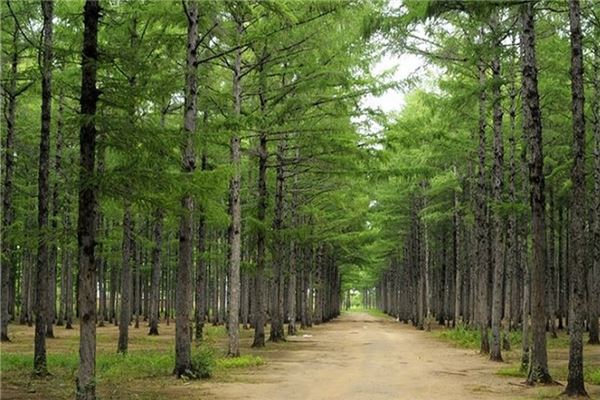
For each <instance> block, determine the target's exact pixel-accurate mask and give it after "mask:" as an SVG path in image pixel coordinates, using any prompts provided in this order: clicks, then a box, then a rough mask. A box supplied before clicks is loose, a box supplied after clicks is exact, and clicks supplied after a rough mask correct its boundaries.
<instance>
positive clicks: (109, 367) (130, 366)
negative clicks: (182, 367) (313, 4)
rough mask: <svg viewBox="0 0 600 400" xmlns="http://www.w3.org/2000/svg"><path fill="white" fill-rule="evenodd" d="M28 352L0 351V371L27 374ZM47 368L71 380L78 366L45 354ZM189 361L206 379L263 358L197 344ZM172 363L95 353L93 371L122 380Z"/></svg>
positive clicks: (138, 354) (149, 356)
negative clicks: (231, 354) (224, 352)
mask: <svg viewBox="0 0 600 400" xmlns="http://www.w3.org/2000/svg"><path fill="white" fill-rule="evenodd" d="M32 360H33V355H32V354H31V353H4V354H2V359H1V362H0V372H1V373H2V374H3V375H4V374H7V373H9V374H16V375H20V376H28V375H30V374H31V371H32V368H33V364H32V363H33V361H32ZM47 362H48V370H49V371H51V372H52V374H53V375H54V376H56V377H62V378H65V379H74V378H75V375H76V374H77V368H78V365H79V356H78V354H77V353H69V354H61V353H50V354H48V355H47ZM192 364H193V367H194V370H196V371H197V373H198V376H199V377H203V378H207V377H209V376H211V375H212V374H213V372H214V371H224V370H228V369H233V368H246V367H254V366H258V365H262V364H263V359H262V358H260V357H257V356H253V355H243V356H240V357H238V358H229V357H226V356H224V355H222V354H219V352H218V351H217V350H215V349H214V348H211V347H208V346H200V347H199V348H197V349H194V350H193V352H192ZM174 365H175V355H174V354H173V353H172V352H171V351H169V352H164V351H163V352H161V351H139V350H136V351H130V352H129V353H128V354H126V355H122V354H116V353H114V354H98V355H97V357H96V371H97V379H98V381H99V382H105V383H111V382H121V381H123V380H135V379H147V378H155V377H161V376H162V377H164V376H170V375H171V373H172V372H173V366H174Z"/></svg>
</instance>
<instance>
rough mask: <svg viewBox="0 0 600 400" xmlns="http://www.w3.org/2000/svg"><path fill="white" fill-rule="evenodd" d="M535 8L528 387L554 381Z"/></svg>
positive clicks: (529, 122)
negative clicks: (550, 362)
mask: <svg viewBox="0 0 600 400" xmlns="http://www.w3.org/2000/svg"><path fill="white" fill-rule="evenodd" d="M533 6H534V4H533V3H526V4H524V5H522V6H521V7H522V14H521V17H522V24H523V27H522V29H523V30H522V33H521V46H522V49H521V51H522V86H523V87H522V95H521V97H522V99H523V100H522V103H523V129H524V131H525V134H526V136H527V140H528V142H529V150H530V153H531V159H530V163H529V182H530V185H531V187H530V189H531V202H530V203H531V225H532V228H531V232H532V263H531V322H532V323H531V326H532V333H533V340H532V342H533V346H532V348H531V357H530V363H529V372H528V374H527V382H528V383H529V384H534V383H536V382H540V383H550V382H552V377H551V376H550V373H549V372H548V354H547V352H546V311H545V304H544V303H545V298H544V297H545V293H546V292H545V279H546V277H545V274H546V228H545V221H544V213H545V211H546V210H545V209H546V201H545V198H544V152H543V146H542V120H541V114H540V104H539V94H538V85H537V60H536V54H535V29H534V15H533ZM524 323H526V321H524Z"/></svg>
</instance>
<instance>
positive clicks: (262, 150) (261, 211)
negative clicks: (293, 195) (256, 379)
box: [234, 51, 268, 347]
mask: <svg viewBox="0 0 600 400" xmlns="http://www.w3.org/2000/svg"><path fill="white" fill-rule="evenodd" d="M237 57H241V51H238V55H237V56H236V58H237ZM261 61H262V60H261ZM263 68H264V66H263V65H262V62H261V64H260V69H261V70H260V74H261V77H263V78H262V79H261V81H260V85H259V100H260V109H261V112H262V113H264V112H265V107H266V94H265V93H264V91H265V88H264V84H265V82H264V74H263V73H262V69H263ZM234 84H236V85H239V84H240V83H239V77H238V75H237V74H236V75H235V76H234ZM258 157H259V158H258V200H257V201H258V212H257V214H258V215H257V217H258V221H259V222H260V223H261V226H260V228H259V229H258V232H257V235H256V253H257V254H256V278H255V279H256V288H255V294H254V295H255V297H254V302H255V310H256V313H255V315H254V342H253V343H252V347H264V345H265V327H264V326H265V319H266V315H265V311H266V310H265V308H266V307H265V304H264V292H265V253H266V237H265V229H264V228H263V226H262V224H264V222H265V214H266V209H267V157H268V153H267V134H266V132H264V130H261V132H260V136H259V144H258Z"/></svg>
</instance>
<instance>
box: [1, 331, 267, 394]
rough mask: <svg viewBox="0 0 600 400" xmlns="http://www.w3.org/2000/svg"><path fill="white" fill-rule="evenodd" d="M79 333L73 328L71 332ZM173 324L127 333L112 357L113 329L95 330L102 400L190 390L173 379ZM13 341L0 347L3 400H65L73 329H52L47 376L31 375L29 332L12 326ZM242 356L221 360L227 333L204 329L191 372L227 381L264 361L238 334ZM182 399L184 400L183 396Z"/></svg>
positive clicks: (71, 378) (247, 336) (73, 365)
mask: <svg viewBox="0 0 600 400" xmlns="http://www.w3.org/2000/svg"><path fill="white" fill-rule="evenodd" d="M76 328H78V327H76ZM174 328H175V327H174V324H171V325H170V326H166V325H164V324H163V325H161V327H160V329H159V331H160V336H148V335H147V328H146V327H143V328H142V327H140V329H135V328H133V327H132V328H130V330H129V351H128V353H127V354H126V355H122V354H117V353H116V347H117V338H118V328H117V327H114V326H106V327H102V328H98V330H97V346H96V347H97V355H96V380H97V384H98V391H99V397H100V398H102V399H122V398H136V399H167V398H172V396H171V395H170V393H168V392H167V389H168V388H171V389H173V388H179V389H177V390H192V388H191V387H190V386H182V385H185V382H184V381H180V380H176V379H175V378H174V377H173V375H172V372H173V366H174V365H175V354H174V333H175V329H174ZM9 332H10V336H11V340H12V342H10V343H2V347H1V352H0V377H1V379H0V380H1V382H2V398H4V396H7V398H17V399H18V398H27V399H44V400H46V399H61V400H62V399H70V398H73V395H74V392H73V391H74V382H75V378H76V375H77V369H78V365H79V354H78V346H79V338H78V333H79V331H78V329H74V330H69V331H67V330H65V329H64V328H61V327H56V328H55V334H56V335H57V338H55V339H48V340H47V341H46V346H47V366H48V370H49V372H50V373H51V376H49V377H47V378H45V379H40V378H34V377H33V376H32V369H33V328H28V327H25V326H19V325H11V326H10V329H9ZM240 334H241V341H242V352H243V355H242V356H240V357H238V358H230V357H227V356H226V353H225V349H226V347H227V346H226V345H227V332H226V330H225V328H224V327H223V326H209V325H206V326H205V329H204V339H203V341H202V343H201V344H199V345H198V344H195V345H194V348H193V349H192V362H193V364H194V368H197V369H198V371H199V373H198V375H202V376H204V377H206V376H208V375H212V377H213V380H216V381H226V380H230V379H231V378H232V377H231V375H232V374H233V373H234V371H235V370H240V369H244V368H255V367H257V366H260V365H263V364H264V360H263V358H262V357H260V356H259V355H257V354H253V351H252V350H251V349H250V348H249V347H250V341H251V336H252V332H251V331H248V330H241V331H240ZM182 398H188V396H187V395H186V394H183V393H182Z"/></svg>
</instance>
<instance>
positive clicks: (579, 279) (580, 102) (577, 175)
mask: <svg viewBox="0 0 600 400" xmlns="http://www.w3.org/2000/svg"><path fill="white" fill-rule="evenodd" d="M569 23H570V27H571V98H572V103H571V110H572V114H573V169H572V170H571V181H572V183H573V189H572V195H571V212H572V214H571V229H570V230H571V244H572V249H573V252H572V253H571V260H572V263H571V273H570V275H569V278H570V281H569V287H570V296H569V336H570V341H569V376H568V378H567V387H566V388H565V394H566V395H568V396H587V393H586V391H585V385H584V382H583V320H584V310H585V254H586V253H585V252H586V247H587V246H586V240H585V236H584V227H585V222H586V205H585V204H586V203H585V116H584V92H583V91H584V86H583V44H582V34H581V10H580V4H579V0H569Z"/></svg>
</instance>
